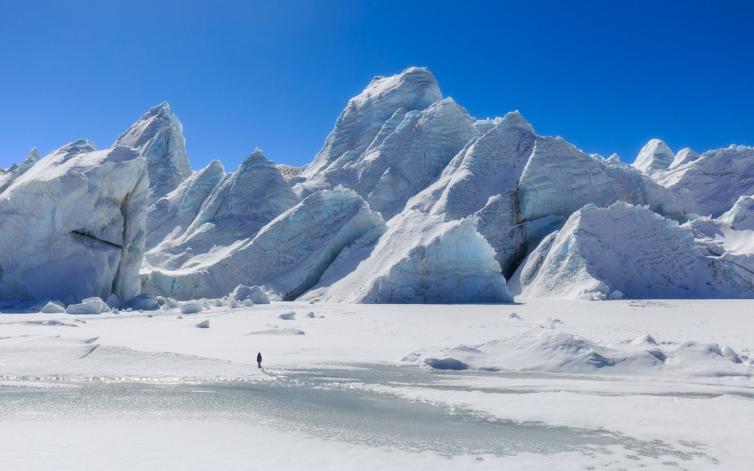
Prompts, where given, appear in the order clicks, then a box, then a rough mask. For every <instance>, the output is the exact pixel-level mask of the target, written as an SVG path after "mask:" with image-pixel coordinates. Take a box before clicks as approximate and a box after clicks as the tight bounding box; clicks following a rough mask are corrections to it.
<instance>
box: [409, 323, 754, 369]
mask: <svg viewBox="0 0 754 471" xmlns="http://www.w3.org/2000/svg"><path fill="white" fill-rule="evenodd" d="M403 361H404V362H405V363H409V364H417V365H422V366H426V367H429V368H434V369H450V370H465V369H474V370H484V371H499V370H501V371H536V372H547V373H578V374H594V373H599V374H606V375H607V374H628V375H652V374H659V373H662V374H682V375H685V376H712V377H715V376H744V377H750V376H752V375H753V374H754V364H753V363H752V362H751V361H750V359H749V358H748V357H746V356H745V355H740V354H738V353H736V352H735V351H734V350H733V349H732V348H730V347H728V346H725V345H720V344H717V343H702V342H684V343H672V342H661V343H659V344H658V343H656V342H655V341H654V339H653V338H652V336H649V335H647V336H643V337H640V338H638V339H634V340H633V341H627V342H623V343H620V344H617V345H605V344H601V343H599V342H595V341H592V340H589V339H587V338H584V337H581V336H578V335H574V334H570V333H567V332H562V331H559V330H556V329H552V328H534V329H531V330H527V331H525V332H522V333H520V334H517V335H514V336H512V337H508V338H502V339H496V340H491V341H488V342H484V343H481V344H477V345H473V346H469V345H457V346H455V347H447V348H439V349H428V350H420V351H416V352H414V353H411V354H410V355H408V356H406V357H405V358H404V359H403Z"/></svg>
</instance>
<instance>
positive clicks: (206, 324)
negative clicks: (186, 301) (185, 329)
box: [196, 319, 209, 329]
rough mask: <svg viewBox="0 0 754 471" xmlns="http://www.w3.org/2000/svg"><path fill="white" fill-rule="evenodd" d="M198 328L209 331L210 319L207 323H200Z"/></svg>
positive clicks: (197, 325)
mask: <svg viewBox="0 0 754 471" xmlns="http://www.w3.org/2000/svg"><path fill="white" fill-rule="evenodd" d="M196 328H198V329H209V319H207V320H206V321H201V322H200V323H198V324H196Z"/></svg>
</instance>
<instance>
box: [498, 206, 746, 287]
mask: <svg viewBox="0 0 754 471" xmlns="http://www.w3.org/2000/svg"><path fill="white" fill-rule="evenodd" d="M711 255H712V254H711V253H710V252H709V251H708V250H705V248H704V247H703V246H701V245H700V244H698V243H697V241H696V240H695V238H694V233H693V231H692V230H691V227H690V226H689V225H684V226H679V225H678V223H676V222H675V221H672V220H669V219H665V218H663V217H661V216H659V215H657V214H656V213H654V212H652V211H651V210H649V209H648V208H644V207H637V206H631V205H629V204H627V203H624V202H618V203H615V204H613V205H611V206H610V207H608V208H597V207H595V206H592V205H587V206H585V207H584V208H582V209H580V210H579V211H577V212H576V213H574V214H573V215H572V216H571V217H570V218H569V219H568V220H567V222H566V223H565V225H564V226H563V228H562V229H561V230H560V231H557V232H555V233H552V234H550V235H549V236H547V237H546V238H545V239H544V240H543V241H542V243H540V245H539V246H538V247H537V248H536V249H535V250H534V251H533V252H532V253H531V254H530V255H529V256H528V257H527V259H526V261H525V263H524V264H523V265H522V267H521V268H520V269H519V270H518V272H517V273H516V276H515V280H514V281H513V283H512V284H513V285H515V287H516V290H520V293H521V295H522V297H524V298H532V297H553V298H569V299H620V298H622V297H624V296H625V297H627V298H694V297H714V298H720V297H744V296H751V295H752V291H751V281H748V280H746V279H741V278H739V277H737V276H735V273H733V271H732V270H731V267H730V266H728V265H727V264H726V263H724V262H723V261H722V260H720V259H718V258H715V257H713V256H711Z"/></svg>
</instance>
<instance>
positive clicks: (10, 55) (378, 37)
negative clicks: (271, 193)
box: [0, 0, 754, 169]
mask: <svg viewBox="0 0 754 471" xmlns="http://www.w3.org/2000/svg"><path fill="white" fill-rule="evenodd" d="M752 25H754V2H749V1H738V2H733V1H704V2H702V1H672V2H671V1H660V0H655V1H630V2H629V1H626V2H617V1H577V2H568V1H525V2H524V1H520V0H519V1H514V2H507V1H491V0H490V1H470V0H464V1H440V0H435V1H426V2H419V1H416V2H413V1H408V0H403V1H393V0H381V1H358V0H352V1H346V0H343V1H340V0H318V1H302V0H300V1H280V0H267V1H257V0H247V1H222V0H215V1H212V2H209V1H207V2H204V1H186V0H184V1H158V0H151V1H141V0H132V1H128V2H115V1H83V0H80V1H76V0H68V1H66V0H55V1H53V0H49V1H34V0H27V1H20V0H0V64H1V65H0V107H1V108H0V166H7V165H9V164H10V163H12V162H14V161H18V160H20V159H21V158H22V157H23V156H24V154H25V153H26V151H27V150H28V149H29V148H30V147H32V146H35V145H36V146H38V147H39V148H40V150H41V151H42V152H43V153H46V152H49V151H50V150H52V149H54V148H56V147H58V146H59V145H61V144H64V143H66V142H68V141H71V140H73V139H75V138H78V137H88V138H91V139H93V140H95V141H96V142H97V143H98V145H100V146H102V147H105V146H107V145H109V144H110V143H111V142H112V141H113V140H114V139H115V138H116V137H117V136H118V135H119V134H120V133H121V132H122V131H123V130H125V129H126V128H127V127H128V125H130V124H131V122H133V121H134V120H135V119H137V118H138V117H139V116H140V115H141V114H142V113H143V112H144V111H146V110H147V109H148V108H149V107H151V106H152V105H155V104H157V103H159V102H161V101H162V100H167V101H169V102H170V104H171V106H172V108H173V111H175V112H176V113H177V114H178V115H179V117H180V118H181V120H182V121H183V124H184V130H185V133H186V139H187V148H188V151H189V156H190V158H191V161H192V165H193V166H194V167H195V168H198V167H200V166H203V165H204V164H206V163H207V162H208V161H209V160H211V159H213V158H220V159H222V160H223V162H224V163H225V164H226V168H228V169H232V168H234V167H235V166H236V165H237V164H238V163H239V162H240V161H241V160H242V159H243V158H244V157H245V156H246V155H247V154H248V153H249V152H250V151H251V150H253V148H254V147H255V146H259V147H261V148H262V149H264V151H265V153H266V154H267V155H268V157H269V158H271V159H273V160H276V161H278V162H285V163H292V164H303V163H306V162H308V161H310V160H311V159H312V157H313V156H314V154H315V153H316V152H317V151H318V150H319V148H320V147H321V145H322V143H323V141H324V139H325V137H326V135H327V133H328V132H329V131H330V129H331V128H332V126H333V123H334V122H335V119H336V117H337V116H338V114H339V113H340V111H341V109H342V108H343V107H344V105H345V103H346V101H347V100H348V98H349V97H351V96H352V95H354V94H356V93H358V92H359V91H360V90H361V89H362V88H363V87H364V86H365V85H366V84H367V83H368V82H369V80H370V78H371V77H372V76H374V75H388V74H391V73H395V72H398V71H400V70H401V69H403V68H405V67H407V66H410V65H424V66H428V67H430V68H431V69H432V71H433V72H434V73H435V75H436V76H437V78H438V80H439V82H440V85H441V87H442V89H443V92H444V93H445V94H446V95H449V96H452V97H454V98H455V99H456V100H457V101H458V102H459V103H460V104H462V105H463V106H465V107H466V109H467V110H468V111H469V112H470V113H471V114H473V115H475V116H477V117H486V116H494V115H502V114H504V113H505V112H507V111H509V110H512V109H519V110H521V112H522V113H523V114H524V116H526V117H527V118H528V119H529V120H530V121H531V122H532V123H533V124H534V126H535V128H536V129H537V130H538V131H539V132H540V133H544V134H559V135H561V136H563V137H565V138H566V139H568V140H570V141H571V142H573V143H574V144H576V145H578V146H579V147H581V148H582V149H584V150H586V151H589V152H599V153H602V154H604V155H609V154H610V153H612V152H618V153H619V154H620V155H621V157H622V158H623V160H626V161H632V160H633V158H634V156H635V154H636V152H637V151H638V150H639V148H640V147H641V146H642V144H643V143H644V142H645V141H646V140H647V139H649V138H651V137H659V138H662V139H664V140H666V141H667V142H668V143H669V144H670V145H671V147H673V149H674V150H678V149H680V148H681V147H683V146H691V147H693V148H695V149H696V150H704V149H707V148H711V147H721V146H726V145H728V144H730V143H742V144H749V145H751V144H754V30H752Z"/></svg>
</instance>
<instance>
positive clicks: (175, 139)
mask: <svg viewBox="0 0 754 471" xmlns="http://www.w3.org/2000/svg"><path fill="white" fill-rule="evenodd" d="M114 146H125V147H130V148H133V149H135V150H137V151H138V152H139V153H140V154H141V155H142V156H144V158H145V159H146V161H147V171H148V174H149V202H150V204H151V203H152V202H154V201H156V200H157V199H159V198H160V197H162V196H163V195H165V194H167V193H169V192H171V191H173V190H174V189H175V188H176V187H177V186H178V185H179V184H180V183H181V182H182V181H183V180H185V179H186V178H188V177H189V175H191V166H190V165H189V161H188V157H187V156H186V147H185V139H184V137H183V125H182V124H181V122H180V121H179V120H178V117H177V116H176V115H175V114H173V113H172V112H171V111H170V106H169V105H168V104H167V103H165V102H163V103H161V104H159V105H157V106H155V107H154V108H152V109H150V110H149V111H147V112H146V113H145V114H144V115H143V116H142V117H141V118H139V119H138V120H137V121H136V122H135V123H134V124H133V125H131V127H130V128H129V129H128V130H127V131H126V132H125V133H123V134H122V135H121V136H120V137H119V138H118V139H117V140H116V141H115V144H114Z"/></svg>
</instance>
